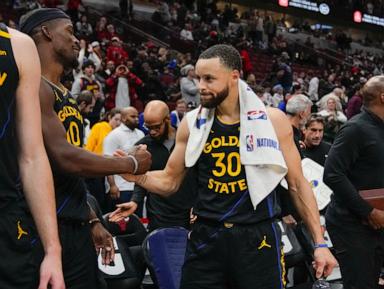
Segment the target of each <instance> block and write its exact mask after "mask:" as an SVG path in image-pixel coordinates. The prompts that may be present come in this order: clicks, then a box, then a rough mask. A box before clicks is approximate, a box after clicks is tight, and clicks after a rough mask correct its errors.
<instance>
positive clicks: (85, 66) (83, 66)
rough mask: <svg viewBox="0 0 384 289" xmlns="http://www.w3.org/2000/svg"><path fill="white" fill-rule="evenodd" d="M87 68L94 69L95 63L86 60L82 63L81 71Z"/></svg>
mask: <svg viewBox="0 0 384 289" xmlns="http://www.w3.org/2000/svg"><path fill="white" fill-rule="evenodd" d="M89 66H92V67H93V69H96V65H95V63H94V62H93V61H92V60H90V59H87V60H86V61H84V63H83V65H82V66H81V69H82V70H84V69H86V68H87V67H89Z"/></svg>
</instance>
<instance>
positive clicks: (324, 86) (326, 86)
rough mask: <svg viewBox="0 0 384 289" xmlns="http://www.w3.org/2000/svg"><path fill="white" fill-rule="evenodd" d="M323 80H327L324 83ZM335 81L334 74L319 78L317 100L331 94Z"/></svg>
mask: <svg viewBox="0 0 384 289" xmlns="http://www.w3.org/2000/svg"><path fill="white" fill-rule="evenodd" d="M324 79H327V81H325V80H324ZM335 79H336V74H335V73H331V74H329V75H328V76H327V77H325V78H321V79H320V82H319V98H320V99H321V98H322V97H323V96H324V95H326V94H328V93H330V92H332V91H333V90H334V89H335V86H336V84H335Z"/></svg>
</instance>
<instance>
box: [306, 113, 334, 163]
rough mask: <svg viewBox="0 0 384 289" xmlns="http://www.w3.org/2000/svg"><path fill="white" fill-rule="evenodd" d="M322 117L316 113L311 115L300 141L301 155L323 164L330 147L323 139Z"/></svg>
mask: <svg viewBox="0 0 384 289" xmlns="http://www.w3.org/2000/svg"><path fill="white" fill-rule="evenodd" d="M323 136H324V119H323V117H321V116H318V115H316V114H313V115H311V117H310V118H309V120H308V121H307V123H306V124H305V129H304V141H303V142H302V143H301V144H302V148H301V151H302V153H303V156H304V157H306V158H310V159H311V160H313V161H315V162H317V163H318V164H319V165H321V166H324V164H325V160H326V159H327V157H328V152H329V150H330V148H331V145H330V144H329V143H326V142H324V141H323Z"/></svg>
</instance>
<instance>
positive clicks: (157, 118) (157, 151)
mask: <svg viewBox="0 0 384 289" xmlns="http://www.w3.org/2000/svg"><path fill="white" fill-rule="evenodd" d="M144 120H145V125H146V127H147V128H148V130H149V134H148V135H147V136H145V137H144V138H142V139H141V140H139V141H138V142H137V144H138V145H140V144H144V145H146V146H147V150H148V151H149V152H150V153H151V154H152V156H153V162H152V166H151V169H150V170H162V169H164V167H165V165H166V164H167V161H168V158H169V156H170V154H171V152H172V150H173V147H174V144H175V136H176V132H175V129H174V128H172V126H171V123H170V119H169V109H168V106H167V104H166V103H165V102H162V101H158V100H154V101H151V102H149V103H148V104H147V106H146V107H145V110H144ZM193 176H194V170H192V169H191V170H190V171H189V172H188V173H187V176H186V178H185V179H184V182H183V183H182V185H181V186H180V188H179V190H178V191H177V193H176V194H174V195H172V196H169V197H163V196H160V195H158V194H155V193H151V192H147V191H146V190H145V189H143V188H142V187H140V186H137V185H136V186H135V190H134V193H133V196H132V201H130V202H128V203H125V204H121V205H118V206H117V207H118V209H117V210H116V211H115V212H113V213H112V214H111V215H110V219H111V220H112V221H119V220H121V219H122V218H123V216H124V217H125V216H127V215H131V214H133V213H134V212H135V211H136V210H137V207H138V206H140V205H141V204H143V201H144V197H145V196H147V201H146V208H147V214H148V219H149V224H148V229H149V230H150V231H153V230H155V229H158V228H162V227H172V226H181V227H184V228H186V229H189V228H190V223H189V218H190V210H191V208H192V206H193V203H194V198H195V196H196V181H195V177H193Z"/></svg>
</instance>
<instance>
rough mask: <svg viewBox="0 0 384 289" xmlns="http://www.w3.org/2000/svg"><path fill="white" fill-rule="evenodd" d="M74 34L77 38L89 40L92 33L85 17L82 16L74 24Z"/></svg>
mask: <svg viewBox="0 0 384 289" xmlns="http://www.w3.org/2000/svg"><path fill="white" fill-rule="evenodd" d="M75 27H76V34H77V37H78V38H86V39H87V38H89V37H90V36H91V35H92V33H93V29H92V25H91V24H90V23H89V22H88V19H87V15H85V14H83V15H81V17H80V20H79V21H77V22H76V25H75Z"/></svg>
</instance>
